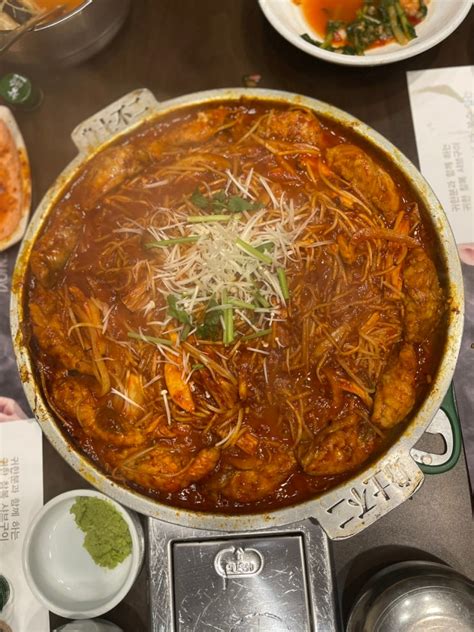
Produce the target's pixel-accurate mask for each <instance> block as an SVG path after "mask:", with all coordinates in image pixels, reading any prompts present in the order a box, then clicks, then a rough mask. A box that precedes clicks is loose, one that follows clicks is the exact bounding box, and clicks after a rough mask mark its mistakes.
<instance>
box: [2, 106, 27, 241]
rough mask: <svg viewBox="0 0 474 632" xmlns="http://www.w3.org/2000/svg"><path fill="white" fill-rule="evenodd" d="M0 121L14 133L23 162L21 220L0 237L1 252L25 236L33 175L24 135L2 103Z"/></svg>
mask: <svg viewBox="0 0 474 632" xmlns="http://www.w3.org/2000/svg"><path fill="white" fill-rule="evenodd" d="M0 121H3V123H5V125H6V126H7V128H8V129H9V131H10V134H11V135H12V138H13V142H14V143H15V146H16V149H17V151H18V155H19V157H20V164H21V179H22V182H21V186H22V192H21V208H20V220H19V222H18V224H17V226H16V228H15V230H14V231H13V232H12V233H11V234H10V235H8V236H7V237H5V238H4V239H0V252H1V251H2V250H6V249H7V248H9V247H10V246H13V244H16V243H17V242H19V241H20V239H21V238H22V237H23V235H24V233H25V230H26V225H27V223H28V216H29V213H30V206H31V177H30V164H29V161H28V154H27V153H26V147H25V143H24V141H23V137H22V135H21V132H20V130H19V128H18V125H17V124H16V121H15V119H14V118H13V115H12V113H11V112H10V110H9V109H8V108H7V107H5V106H3V105H0Z"/></svg>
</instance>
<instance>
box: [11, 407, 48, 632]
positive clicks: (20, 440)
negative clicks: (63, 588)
mask: <svg viewBox="0 0 474 632" xmlns="http://www.w3.org/2000/svg"><path fill="white" fill-rule="evenodd" d="M42 505H43V453H42V436H41V429H40V427H39V426H38V424H37V423H36V421H35V420H34V419H19V420H15V421H1V422H0V572H1V573H2V574H4V575H5V576H6V577H7V579H8V580H9V582H10V583H11V585H12V587H13V602H12V606H13V608H12V614H13V620H12V621H11V622H10V621H9V622H8V623H9V625H10V627H11V628H12V630H13V631H14V632H49V629H50V628H49V614H48V611H47V609H46V608H45V607H44V606H42V605H41V604H40V603H39V602H38V601H37V599H36V598H35V597H34V595H33V594H32V593H31V591H30V589H29V587H28V584H27V583H26V579H25V576H24V573H23V568H22V562H21V553H22V547H23V541H24V539H25V534H26V530H27V529H28V525H29V524H30V522H31V520H32V519H33V517H34V516H35V515H36V513H37V512H38V511H39V510H40V509H41V507H42Z"/></svg>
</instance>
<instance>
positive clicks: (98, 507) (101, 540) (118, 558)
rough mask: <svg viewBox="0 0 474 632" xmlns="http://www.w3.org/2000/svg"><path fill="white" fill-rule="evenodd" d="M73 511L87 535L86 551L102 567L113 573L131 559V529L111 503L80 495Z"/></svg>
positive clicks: (79, 525) (85, 539)
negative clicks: (129, 557)
mask: <svg viewBox="0 0 474 632" xmlns="http://www.w3.org/2000/svg"><path fill="white" fill-rule="evenodd" d="M70 512H71V513H72V514H73V516H74V519H75V521H76V524H77V526H78V527H79V529H81V531H83V532H84V533H85V538H84V544H83V546H84V548H85V549H86V551H87V552H88V553H89V555H90V556H91V557H92V559H93V560H94V562H95V563H96V564H97V565H98V566H103V567H105V568H109V569H111V570H112V569H113V568H115V567H116V566H118V565H119V564H121V563H122V562H123V561H124V560H125V559H127V557H128V556H129V555H130V553H131V552H132V538H131V536H130V530H129V528H128V525H127V523H126V522H125V520H124V519H123V517H122V516H121V515H120V513H119V512H118V511H117V509H115V507H114V506H113V505H112V503H111V502H109V501H107V500H103V499H102V498H96V497H94V496H80V497H79V498H77V499H76V501H75V502H74V504H73V506H72V507H71V509H70Z"/></svg>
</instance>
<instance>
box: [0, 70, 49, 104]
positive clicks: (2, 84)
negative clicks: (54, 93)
mask: <svg viewBox="0 0 474 632" xmlns="http://www.w3.org/2000/svg"><path fill="white" fill-rule="evenodd" d="M0 98H1V99H3V101H5V102H6V104H7V105H11V106H12V107H13V108H17V109H20V110H34V109H35V108H37V107H39V106H40V105H41V102H42V101H43V93H42V92H41V90H39V89H38V88H36V87H35V86H34V85H33V84H32V83H31V81H30V79H28V77H25V76H23V75H20V74H18V73H16V72H11V73H9V74H8V75H4V76H3V77H2V78H1V79H0Z"/></svg>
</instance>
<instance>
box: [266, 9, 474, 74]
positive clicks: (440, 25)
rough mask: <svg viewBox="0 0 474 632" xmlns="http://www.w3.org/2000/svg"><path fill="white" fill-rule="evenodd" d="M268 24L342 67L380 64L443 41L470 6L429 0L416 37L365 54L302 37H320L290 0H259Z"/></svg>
mask: <svg viewBox="0 0 474 632" xmlns="http://www.w3.org/2000/svg"><path fill="white" fill-rule="evenodd" d="M259 4H260V7H261V9H262V11H263V13H264V14H265V17H266V18H267V20H268V21H269V22H270V24H271V25H272V26H273V27H274V28H275V29H276V30H277V31H278V32H279V33H280V35H283V37H284V38H285V39H287V40H288V41H289V42H290V43H291V44H293V45H294V46H296V47H298V48H300V49H301V50H303V51H304V52H305V53H308V54H309V55H312V56H313V57H319V58H320V59H324V60H325V61H329V62H332V63H334V64H343V65H344V66H379V65H381V64H392V63H393V62H396V61H401V60H402V59H408V57H413V56H414V55H419V54H420V53H423V52H424V51H426V50H428V49H429V48H432V47H433V46H436V44H439V43H440V42H442V41H443V40H444V39H445V38H446V37H448V35H451V33H452V32H453V31H454V30H455V29H456V28H457V27H458V26H459V25H460V24H461V22H462V21H463V20H464V18H465V17H466V15H467V14H468V13H469V10H470V8H471V6H472V0H431V2H430V3H429V5H428V14H427V16H426V18H425V19H424V20H423V21H422V22H421V23H420V24H418V26H417V27H416V34H417V38H416V39H414V40H412V41H411V42H409V43H408V44H406V45H405V46H400V45H399V44H387V45H386V46H382V47H380V48H375V49H373V50H369V51H367V52H366V54H365V55H363V56H359V55H341V54H340V53H334V52H331V51H327V50H323V49H322V48H318V47H317V46H314V44H310V43H309V42H306V41H305V40H304V39H302V38H301V35H302V34H303V33H308V35H310V36H311V37H312V38H313V39H315V40H317V41H321V37H320V36H319V34H318V33H316V32H315V31H314V30H313V29H312V27H311V26H310V25H309V24H308V22H307V21H306V20H305V18H304V16H303V12H302V10H301V8H300V7H299V6H298V5H296V4H295V3H294V2H293V1H292V0H259Z"/></svg>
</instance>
